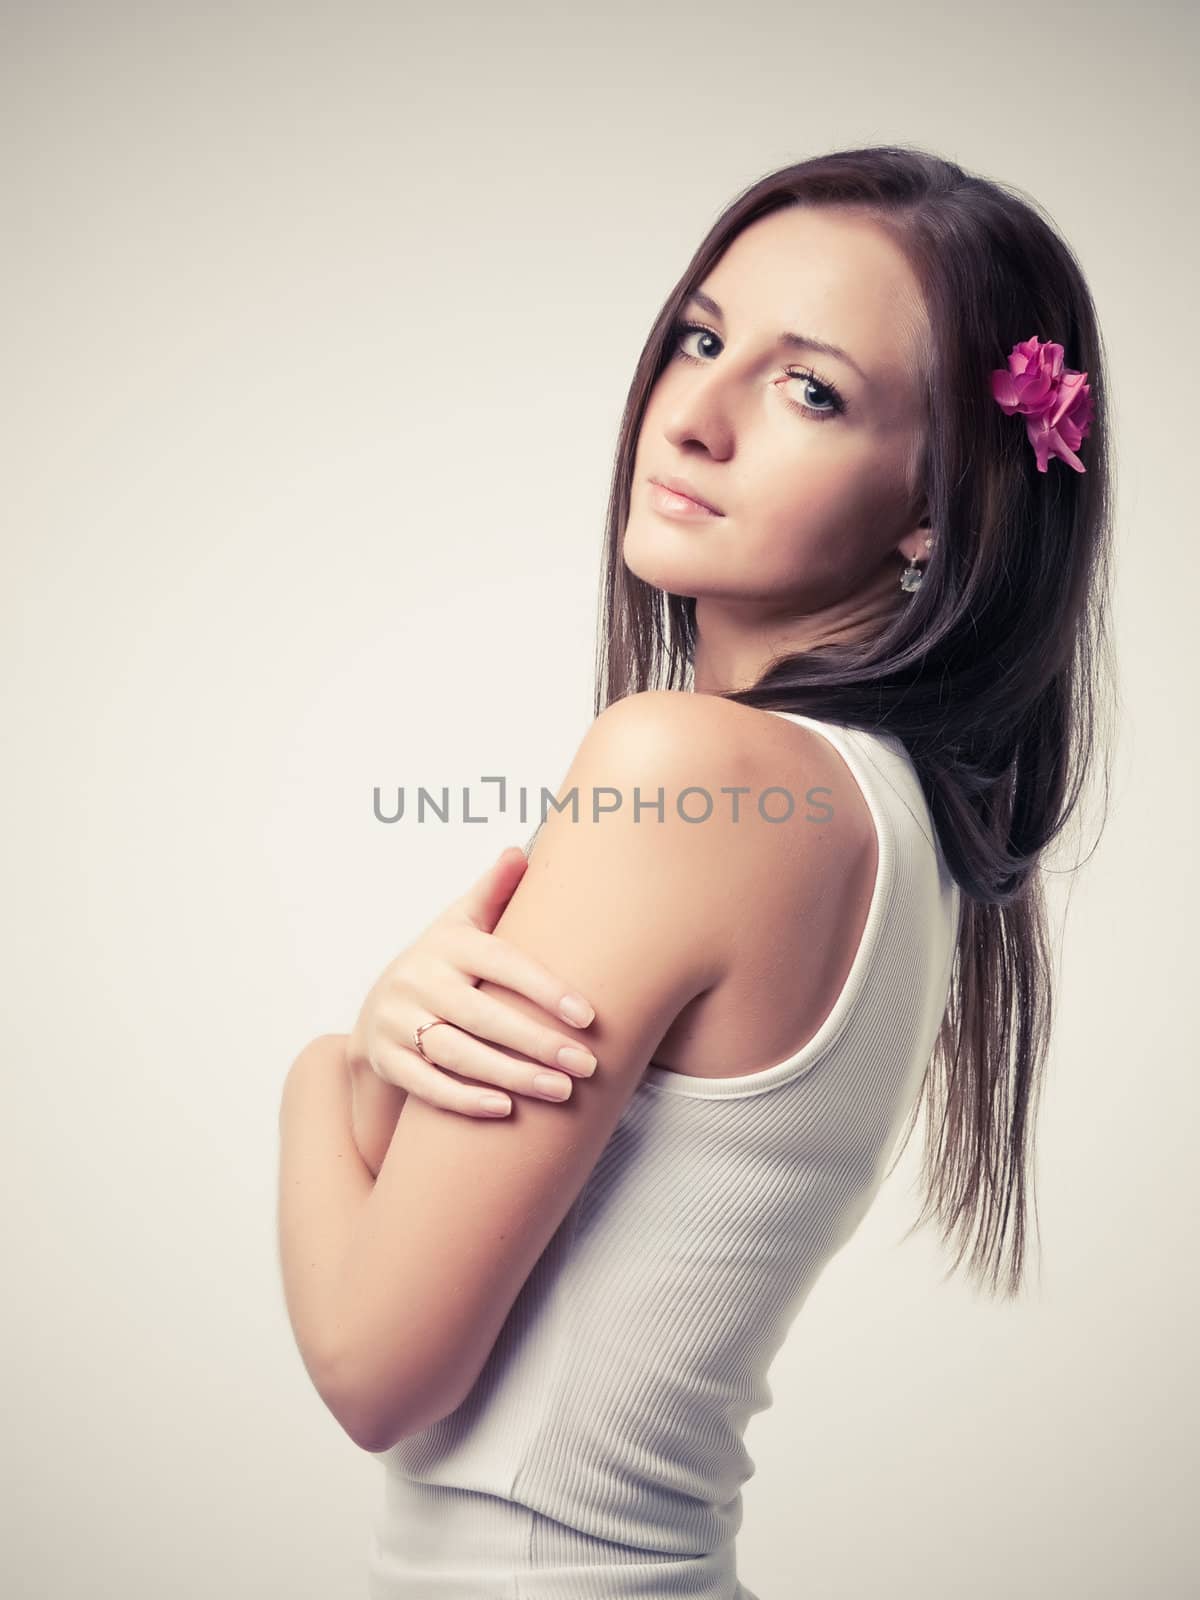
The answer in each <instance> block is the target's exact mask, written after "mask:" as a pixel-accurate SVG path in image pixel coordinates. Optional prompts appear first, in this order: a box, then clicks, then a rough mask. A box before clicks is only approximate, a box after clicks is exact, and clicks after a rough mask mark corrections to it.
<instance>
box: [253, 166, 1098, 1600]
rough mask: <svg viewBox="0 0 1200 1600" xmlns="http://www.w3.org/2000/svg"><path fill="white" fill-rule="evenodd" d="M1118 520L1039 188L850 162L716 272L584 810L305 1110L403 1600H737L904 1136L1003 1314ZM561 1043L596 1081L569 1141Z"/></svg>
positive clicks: (704, 275) (1079, 322) (611, 537)
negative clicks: (819, 1309)
mask: <svg viewBox="0 0 1200 1600" xmlns="http://www.w3.org/2000/svg"><path fill="white" fill-rule="evenodd" d="M1085 439H1086V443H1085V442H1084V441H1085ZM681 495H682V496H683V497H686V498H681ZM1110 495H1111V485H1110V478H1109V469H1108V457H1107V432H1106V404H1105V389H1104V382H1103V370H1102V348H1101V341H1100V334H1099V330H1098V327H1097V322H1096V316H1095V311H1094V308H1093V305H1092V302H1091V298H1090V296H1089V292H1088V289H1087V286H1086V283H1085V280H1084V277H1083V274H1082V272H1081V270H1080V268H1079V266H1078V264H1077V263H1076V261H1075V260H1074V258H1073V256H1072V254H1071V252H1070V250H1069V249H1068V247H1067V246H1066V245H1065V244H1064V243H1063V241H1062V240H1061V239H1060V238H1059V237H1058V236H1057V235H1056V233H1055V232H1054V230H1053V229H1052V228H1051V227H1050V226H1049V224H1048V223H1047V222H1046V221H1045V220H1044V218H1043V217H1042V216H1041V215H1040V214H1039V212H1038V211H1037V210H1036V209H1035V208H1034V207H1033V206H1032V205H1031V204H1030V203H1029V202H1028V201H1027V200H1026V199H1024V198H1022V197H1020V196H1018V195H1017V194H1015V193H1013V192H1011V191H1010V190H1008V189H1006V188H1004V187H1003V186H1001V185H999V184H996V183H993V182H989V181H985V180H983V179H981V178H978V177H975V176H972V175H970V174H968V173H966V172H964V171H963V170H962V169H961V168H960V167H958V166H955V165H953V164H952V163H950V162H946V161H943V160H939V159H938V158H936V157H934V156H931V155H927V154H925V153H922V152H919V151H914V150H911V149H907V148H894V147H882V148H871V149H864V150H851V151H843V152H838V153H834V154H829V155H824V156H821V157H818V158H815V159H813V160H810V161H805V162H801V163H800V164H798V165H796V166H793V167H789V168H787V169H785V170H783V171H781V172H776V173H773V174H771V175H770V176H768V177H766V178H764V179H762V180H761V181H760V182H758V183H756V184H754V185H753V186H752V187H751V188H750V189H749V190H748V191H747V192H746V193H744V194H743V195H741V196H740V197H739V198H738V199H736V200H735V201H734V203H733V204H732V205H730V207H729V208H728V209H727V210H726V212H725V213H724V215H723V216H722V217H721V218H720V219H719V220H718V222H717V223H716V225H715V226H714V227H713V229H712V231H711V233H710V234H709V236H708V237H707V238H706V239H705V240H704V241H703V243H702V244H701V246H700V248H699V250H698V251H697V253H696V255H695V257H694V258H693V260H692V261H691V263H690V264H689V265H688V267H687V269H686V271H685V272H684V274H683V275H682V277H681V279H680V281H679V283H678V284H677V285H676V287H675V288H674V289H673V290H672V292H671V293H670V295H669V296H668V298H667V301H666V304H665V305H664V307H663V309H662V312H661V314H660V315H659V317H658V319H657V321H656V322H655V324H654V327H653V328H652V329H651V331H650V335H649V338H648V340H647V342H646V346H645V349H644V352H643V355H642V358H641V360H640V361H639V364H638V367H637V371H636V373H635V375H634V379H633V384H632V388H631V391H630V395H629V400H628V405H627V408H626V413H625V418H624V421H623V425H622V429H621V435H620V440H619V443H618V449H617V462H616V473H615V478H614V488H613V495H612V500H611V504H610V507H609V516H608V549H607V567H606V609H607V615H606V628H605V633H604V638H603V652H602V656H601V665H600V673H599V681H598V685H597V695H596V706H595V709H596V712H597V715H596V717H595V720H594V721H593V723H592V725H591V726H590V727H589V729H588V730H587V732H586V733H585V735H584V737H583V739H582V741H581V743H580V746H579V749H578V752H577V754H576V756H575V758H574V761H573V762H572V765H571V768H570V770H569V772H568V773H567V776H566V779H565V781H564V784H563V787H562V789H561V790H560V791H559V794H558V796H557V801H558V805H559V806H560V807H561V809H557V808H555V809H551V810H550V811H549V813H548V815H547V817H546V819H545V821H544V822H543V824H542V826H541V828H539V830H538V833H537V834H536V835H535V841H534V842H533V844H532V848H531V849H530V850H529V854H528V861H527V863H526V861H525V858H524V857H521V856H518V855H517V854H516V853H515V852H506V853H505V855H504V856H502V857H501V860H500V861H499V862H498V863H497V864H496V868H495V870H494V871H493V872H491V873H489V874H487V875H486V876H485V878H484V879H483V880H482V881H481V882H480V883H479V884H477V885H476V886H475V887H474V889H473V890H472V891H471V892H470V894H469V895H467V896H466V897H464V898H463V899H462V900H460V901H458V902H456V903H455V905H453V906H452V907H451V908H450V910H449V911H448V912H446V913H445V914H444V915H443V916H442V917H439V918H438V919H437V921H436V922H435V923H434V924H433V925H432V926H431V927H430V928H429V929H428V930H427V931H426V932H425V934H423V935H422V937H421V938H420V939H419V940H417V941H416V942H415V944H414V945H413V946H412V947H410V949H409V950H408V951H406V952H405V953H404V955H402V956H401V957H399V958H398V959H397V961H396V962H394V963H392V965H391V966H390V967H389V968H388V969H387V971H386V972H385V973H384V974H383V975H382V977H381V978H380V980H379V981H378V982H377V983H376V985H375V986H374V987H373V988H372V990H371V992H370V994H369V995H368V997H367V1000H366V1002H365V1004H364V1006H363V1008H362V1011H361V1013H360V1015H359V1017H358V1019H357V1021H356V1023H355V1027H354V1029H353V1032H352V1033H351V1034H350V1035H349V1036H345V1035H337V1034H333V1035H326V1036H323V1037H322V1038H321V1039H318V1040H315V1041H314V1042H313V1044H312V1045H311V1046H309V1047H308V1049H307V1050H306V1051H304V1052H302V1054H301V1056H300V1058H299V1059H298V1060H297V1062H296V1063H295V1065H294V1066H293V1068H292V1070H291V1072H290V1073H289V1077H288V1083H287V1086H286V1088H285V1092H284V1103H283V1109H282V1114H281V1126H282V1129H283V1149H282V1155H281V1191H280V1196H281V1198H280V1234H281V1251H282V1257H283V1268H284V1279H285V1291H286V1294H287V1299H288V1309H289V1314H290V1315H291V1318H292V1323H293V1327H294V1328H295V1330H296V1335H297V1340H298V1343H299V1345H300V1348H301V1351H302V1353H303V1355H304V1359H305V1361H306V1364H307V1366H308V1370H309V1371H310V1373H311V1374H312V1376H313V1379H314V1382H315V1383H316V1386H317V1388H318V1390H319V1392H320V1393H321V1394H322V1397H323V1398H324V1399H325V1400H326V1403H327V1404H328V1405H329V1406H330V1408H331V1409H332V1410H333V1412H334V1414H335V1415H336V1416H337V1417H338V1420H339V1421H340V1422H341V1423H342V1424H343V1426H344V1427H345V1428H346V1430H347V1432H348V1433H349V1434H350V1435H351V1437H352V1438H354V1439H355V1440H356V1442H358V1443H359V1444H360V1445H362V1446H363V1447H364V1448H366V1449H368V1450H372V1451H377V1452H386V1460H385V1467H386V1498H385V1504H384V1506H383V1509H382V1511H381V1514H380V1516H379V1518H378V1521H377V1525H376V1530H375V1537H374V1540H373V1542H372V1546H371V1558H370V1582H371V1592H372V1594H373V1595H375V1596H377V1597H383V1596H389V1597H392V1596H417V1595H420V1596H425V1597H433V1596H444V1597H451V1596H453V1597H461V1600H467V1597H470V1600H486V1597H487V1596H491V1595H495V1596H513V1595H520V1596H521V1597H522V1600H525V1597H535V1596H538V1597H541V1596H545V1597H549V1596H554V1597H555V1600H571V1597H573V1596H580V1597H582V1596H604V1597H605V1600H616V1597H622V1596H627V1597H634V1596H636V1597H651V1596H666V1595H687V1596H690V1597H692V1600H754V1597H753V1596H751V1594H750V1592H749V1590H747V1589H746V1588H745V1587H744V1586H743V1585H742V1584H740V1583H739V1580H738V1577H737V1573H736V1568H735V1559H734V1537H735V1534H736V1531H737V1529H738V1526H739V1524H740V1521H741V1493H740V1490H741V1485H742V1484H743V1483H744V1482H745V1480H746V1479H747V1478H748V1477H749V1476H750V1474H751V1472H752V1471H753V1465H752V1463H751V1461H750V1459H749V1457H748V1456H747V1454H746V1451H745V1448H744V1445H743V1434H744V1431H745V1427H746V1424H747V1422H748V1420H749V1418H750V1417H751V1416H752V1415H753V1414H755V1413H756V1412H757V1411H760V1410H761V1409H762V1408H763V1407H765V1406H766V1405H768V1404H769V1403H770V1399H771V1394H770V1389H769V1385H768V1382H767V1376H768V1370H769V1367H770V1365H771V1362H772V1361H773V1359H774V1356H775V1354H776V1353H777V1351H778V1350H779V1348H780V1346H781V1345H782V1343H783V1341H784V1339H785V1338H786V1336H787V1333H788V1331H789V1329H790V1327H791V1325H792V1323H793V1320H794V1318H795V1316H796V1314H797V1312H798V1311H799V1309H800V1307H801V1306H802V1305H803V1303H804V1300H805V1298H806V1297H807V1295H808V1293H809V1292H810V1290H811V1288H812V1286H813V1284H814V1282H815V1281H816V1279H817V1277H818V1275H819V1273H820V1271H821V1269H822V1267H823V1266H824V1265H825V1263H826V1262H827V1261H828V1260H829V1259H830V1257H831V1256H832V1255H833V1254H834V1253H835V1252H836V1251H837V1250H838V1249H839V1248H840V1247H841V1245H842V1244H843V1243H844V1242H845V1241H846V1240H847V1239H848V1238H849V1237H850V1235H851V1233H852V1232H853V1230H854V1228H855V1227H856V1226H857V1224H858V1222H859V1221H860V1220H861V1218H862V1216H863V1215H864V1213H865V1212H866V1210H867V1208H868V1206H869V1205H870V1203H871V1201H872V1199H873V1198H874V1195H875V1193H876V1192H877V1190H878V1187H879V1185H880V1183H881V1181H882V1179H883V1177H884V1176H885V1175H886V1170H887V1167H888V1160H889V1157H890V1156H891V1155H892V1153H893V1152H894V1151H895V1150H896V1147H897V1145H898V1143H899V1140H900V1136H901V1134H902V1133H903V1132H904V1125H905V1123H906V1121H907V1123H908V1134H911V1132H912V1128H913V1126H914V1125H915V1121H916V1118H917V1115H918V1113H919V1110H920V1107H921V1105H922V1104H924V1105H926V1106H927V1108H928V1114H929V1145H928V1154H927V1160H926V1173H927V1176H928V1183H929V1192H928V1200H927V1204H926V1207H925V1211H924V1212H923V1214H922V1217H921V1218H920V1219H918V1221H919V1222H920V1221H924V1220H926V1218H927V1216H929V1215H931V1214H932V1215H936V1217H937V1219H938V1221H939V1222H940V1224H941V1226H942V1230H943V1236H944V1237H945V1238H947V1239H950V1238H952V1237H954V1236H955V1235H957V1236H958V1238H959V1241H960V1243H959V1250H958V1254H957V1257H956V1260H955V1263H954V1264H955V1266H957V1265H958V1263H959V1262H960V1261H961V1259H962V1257H963V1255H964V1254H965V1253H966V1251H967V1249H968V1248H969V1247H971V1245H972V1239H973V1241H974V1243H973V1249H972V1253H971V1257H970V1270H971V1271H972V1273H973V1274H974V1275H975V1276H976V1277H977V1279H980V1280H982V1279H983V1278H985V1277H987V1278H989V1279H990V1282H991V1286H992V1288H993V1290H994V1289H995V1288H996V1286H997V1284H998V1283H999V1280H1000V1277H1001V1273H1002V1269H1003V1267H1004V1264H1005V1262H1006V1261H1007V1267H1008V1271H1007V1281H1006V1290H1007V1292H1008V1293H1010V1294H1014V1293H1016V1292H1017V1290H1018V1289H1019V1287H1020V1283H1021V1274H1022V1261H1023V1253H1024V1228H1025V1207H1026V1182H1027V1176H1028V1172H1029V1170H1030V1168H1031V1163H1032V1146H1033V1135H1034V1119H1035V1110H1036V1103H1037V1092H1038V1086H1039V1081H1040V1080H1039V1074H1040V1068H1041V1064H1042V1061H1043V1058H1044V1055H1045V1050H1046V1045H1047V1036H1048V1025H1049V1017H1050V977H1051V971H1050V964H1049V960H1048V954H1047V949H1046V927H1045V913H1044V908H1043V902H1042V891H1041V884H1040V881H1039V875H1038V874H1039V866H1040V862H1041V857H1042V854H1043V852H1044V850H1045V848H1046V847H1047V845H1048V844H1049V843H1050V842H1051V841H1052V840H1053V839H1054V837H1055V836H1056V835H1057V834H1058V832H1059V831H1060V829H1061V828H1062V827H1063V826H1064V824H1065V822H1066V821H1067V820H1068V818H1069V817H1070V815H1071V814H1072V812H1073V810H1074V809H1075V807H1076V804H1077V802H1078V799H1079V795H1080V790H1081V787H1082V785H1083V783H1084V780H1085V778H1086V776H1087V773H1088V768H1089V762H1090V760H1091V756H1092V745H1093V725H1094V721H1095V714H1096V696H1097V691H1098V687H1099V684H1100V677H1099V673H1098V670H1097V668H1098V664H1099V662H1100V660H1101V656H1102V653H1103V650H1104V647H1105V645H1106V640H1107V634H1106V628H1107V620H1106V619H1107V606H1108V593H1107V589H1108V561H1109V541H1110ZM614 793H615V794H616V795H617V796H618V797H619V798H618V800H617V802H616V803H614V801H613V795H614ZM599 795H602V796H604V799H603V800H602V801H599V800H597V796H599ZM572 796H576V797H577V803H578V810H577V811H572V809H571V797H572ZM739 801H740V805H739V803H738V802H739ZM638 802H640V805H639V803H638ZM568 992H574V993H575V994H576V996H577V997H582V998H583V999H584V1001H585V1002H588V1003H590V1005H591V1006H592V1007H594V1008H595V1009H594V1018H593V1019H592V1020H590V1021H589V1019H588V1015H587V1012H586V1010H585V1011H584V1012H575V1013H570V1014H567V1013H563V1012H561V1011H560V1009H559V1002H560V1000H561V999H562V997H563V996H564V995H565V994H566V993H568ZM562 1045H572V1046H575V1047H576V1048H582V1049H583V1050H584V1051H585V1052H590V1053H591V1054H592V1056H593V1057H594V1059H595V1060H596V1062H598V1065H596V1066H595V1069H594V1071H591V1072H590V1073H588V1072H587V1070H586V1069H587V1061H586V1059H585V1060H583V1061H582V1062H580V1061H579V1060H576V1061H574V1062H571V1061H567V1062H566V1063H565V1065H566V1069H567V1073H568V1074H569V1075H570V1076H565V1075H564V1074H563V1073H561V1072H559V1073H557V1074H555V1076H557V1077H558V1079H559V1080H560V1082H562V1083H564V1084H565V1085H566V1087H567V1088H568V1089H569V1090H570V1091H571V1092H570V1094H569V1098H567V1099H566V1101H565V1103H562V1104H554V1103H553V1099H554V1098H555V1097H553V1096H551V1097H549V1098H547V1097H546V1096H545V1094H544V1093H543V1091H542V1089H541V1088H539V1087H538V1086H537V1085H536V1084H535V1075H536V1074H537V1072H538V1071H539V1070H543V1071H544V1069H545V1068H546V1067H547V1066H552V1065H553V1064H554V1063H555V1062H556V1059H557V1052H558V1049H559V1047H560V1046H562ZM488 1088H493V1089H494V1088H499V1089H501V1090H506V1091H508V1095H507V1096H505V1097H504V1098H505V1102H506V1104H505V1108H504V1109H505V1110H506V1111H507V1115H505V1114H503V1112H502V1113H501V1114H500V1115H499V1116H497V1115H493V1114H491V1113H489V1112H487V1111H486V1110H485V1108H484V1106H483V1105H482V1103H481V1096H482V1094H483V1092H484V1091H485V1090H486V1089H488ZM511 1096H515V1097H516V1099H515V1100H514V1099H512V1098H510V1097H511ZM401 1113H402V1114H401ZM463 1113H465V1114H463ZM904 1142H905V1143H907V1137H905V1140H904Z"/></svg>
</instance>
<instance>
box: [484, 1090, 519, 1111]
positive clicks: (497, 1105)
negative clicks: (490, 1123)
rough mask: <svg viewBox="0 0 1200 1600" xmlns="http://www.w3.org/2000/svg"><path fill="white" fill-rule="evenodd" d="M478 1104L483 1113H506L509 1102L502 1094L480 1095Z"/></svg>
mask: <svg viewBox="0 0 1200 1600" xmlns="http://www.w3.org/2000/svg"><path fill="white" fill-rule="evenodd" d="M479 1104H480V1105H481V1106H482V1107H483V1109H484V1110H485V1111H507V1110H509V1108H510V1105H511V1102H510V1101H509V1100H508V1099H507V1098H506V1097H505V1096H504V1095H502V1094H481V1095H480V1096H479Z"/></svg>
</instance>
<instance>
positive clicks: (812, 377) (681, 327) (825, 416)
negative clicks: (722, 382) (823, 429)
mask: <svg viewBox="0 0 1200 1600" xmlns="http://www.w3.org/2000/svg"><path fill="white" fill-rule="evenodd" d="M685 333H709V334H712V337H713V338H714V339H719V338H720V337H721V335H720V334H719V333H717V332H715V331H714V330H713V329H712V328H707V327H705V325H704V323H702V322H677V323H676V324H675V326H674V328H672V330H671V337H672V339H673V340H674V342H675V346H676V349H675V354H676V355H677V356H680V357H681V358H682V359H683V360H684V361H703V360H704V357H703V356H690V355H688V354H687V352H686V351H684V350H680V349H679V348H678V346H679V343H680V341H681V340H682V338H683V335H684V334H685ZM788 377H789V378H807V379H808V381H809V382H810V383H815V384H816V386H817V388H818V389H824V390H825V392H826V394H827V395H828V396H829V397H830V399H831V400H832V401H833V406H832V409H831V410H829V411H817V410H815V409H814V408H813V407H812V406H806V405H801V404H800V402H799V401H797V400H788V401H786V404H787V405H789V406H791V407H792V408H793V410H795V411H799V412H800V413H801V414H802V415H804V416H806V417H809V418H811V420H812V421H813V422H831V421H832V420H833V418H834V417H840V416H844V415H845V413H846V412H847V411H848V410H849V409H850V406H849V402H848V401H847V400H844V399H843V398H842V395H841V392H840V390H839V389H838V388H837V386H836V385H835V384H832V383H827V382H826V381H825V379H824V378H819V377H818V376H817V374H816V373H815V372H810V371H809V370H808V369H807V368H804V369H802V370H801V371H799V372H793V371H791V370H790V369H789V371H788Z"/></svg>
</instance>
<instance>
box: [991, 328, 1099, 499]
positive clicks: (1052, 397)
mask: <svg viewBox="0 0 1200 1600" xmlns="http://www.w3.org/2000/svg"><path fill="white" fill-rule="evenodd" d="M991 376H992V397H993V399H995V400H996V401H997V403H998V404H999V406H1000V409H1001V410H1002V411H1004V412H1006V413H1007V415H1008V416H1010V417H1011V416H1012V415H1013V413H1014V412H1017V411H1019V412H1020V413H1021V415H1022V416H1023V417H1024V418H1025V432H1026V433H1027V434H1028V435H1029V442H1030V444H1031V445H1032V446H1033V451H1034V454H1035V455H1036V457H1037V466H1038V471H1039V472H1045V471H1046V464H1047V462H1048V461H1049V460H1050V457H1051V456H1058V457H1059V459H1060V460H1062V461H1065V462H1066V463H1067V465H1068V466H1070V467H1074V469H1075V471H1076V472H1086V471H1087V468H1086V467H1085V466H1084V465H1083V463H1082V461H1080V459H1079V457H1078V456H1077V455H1076V454H1075V452H1076V450H1078V449H1079V446H1080V445H1081V444H1082V442H1083V441H1084V439H1086V438H1087V436H1088V431H1089V429H1090V427H1091V422H1092V411H1093V404H1092V392H1091V390H1090V389H1089V388H1088V382H1087V373H1086V372H1075V371H1073V370H1072V369H1071V368H1070V367H1066V368H1064V367H1063V347H1062V345H1060V344H1053V343H1043V342H1042V341H1041V340H1040V339H1039V338H1038V337H1037V335H1036V334H1033V335H1032V336H1031V337H1030V338H1028V339H1022V340H1020V341H1019V342H1018V343H1017V344H1015V345H1013V347H1012V352H1011V354H1010V355H1009V358H1008V366H1007V367H1000V368H998V369H997V370H996V371H995V372H993V373H992V375H991Z"/></svg>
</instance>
